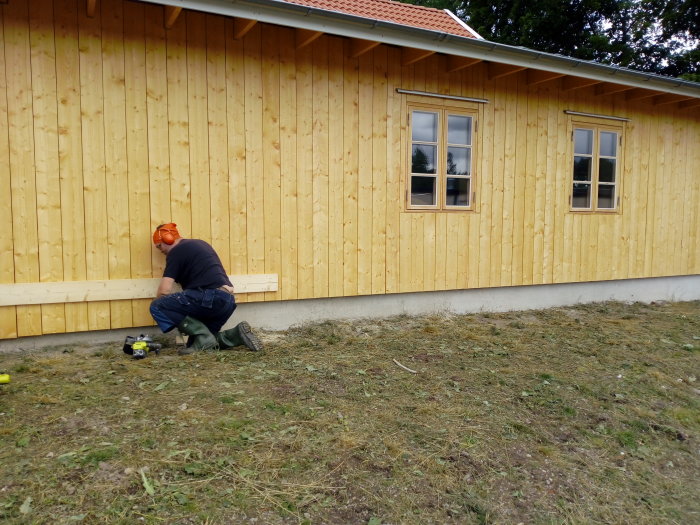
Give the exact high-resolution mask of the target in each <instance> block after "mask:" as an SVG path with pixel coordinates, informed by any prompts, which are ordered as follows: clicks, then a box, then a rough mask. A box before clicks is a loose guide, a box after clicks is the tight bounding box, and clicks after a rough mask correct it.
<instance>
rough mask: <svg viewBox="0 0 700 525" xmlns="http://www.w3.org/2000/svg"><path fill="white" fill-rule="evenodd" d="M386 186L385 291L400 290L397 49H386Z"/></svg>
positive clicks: (399, 168) (398, 65)
mask: <svg viewBox="0 0 700 525" xmlns="http://www.w3.org/2000/svg"><path fill="white" fill-rule="evenodd" d="M387 53H388V56H387V64H388V71H387V86H386V93H387V138H386V147H387V158H386V166H387V185H386V206H387V213H386V292H387V293H397V292H399V291H400V289H401V287H400V245H399V242H400V236H401V212H402V211H403V209H404V200H403V194H402V185H401V180H402V177H403V173H404V172H403V171H402V168H401V167H402V163H401V157H402V153H401V152H402V148H401V96H400V95H399V94H398V93H396V88H398V87H400V85H401V65H400V64H401V62H400V50H398V49H393V48H387Z"/></svg>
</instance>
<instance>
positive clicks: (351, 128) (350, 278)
mask: <svg viewBox="0 0 700 525" xmlns="http://www.w3.org/2000/svg"><path fill="white" fill-rule="evenodd" d="M343 57H344V58H343V60H344V68H343V72H344V76H343V152H344V154H343V196H344V199H343V283H344V284H343V295H345V296H353V295H357V282H358V269H357V236H358V220H359V219H358V177H359V156H358V151H359V111H360V110H359V104H360V102H359V80H358V76H359V61H358V59H357V58H351V57H350V42H349V41H348V42H346V44H345V52H344V53H343Z"/></svg>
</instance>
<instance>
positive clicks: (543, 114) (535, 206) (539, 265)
mask: <svg viewBox="0 0 700 525" xmlns="http://www.w3.org/2000/svg"><path fill="white" fill-rule="evenodd" d="M531 96H532V97H533V98H534V99H535V102H536V105H537V110H536V115H533V117H535V118H536V121H535V134H536V136H537V140H536V144H537V146H536V147H537V149H536V152H535V173H534V174H533V178H532V184H533V185H534V199H533V201H532V211H531V213H529V215H528V217H529V218H530V219H532V220H533V223H532V230H531V235H532V237H531V241H530V246H531V248H530V250H531V253H532V255H531V256H530V258H531V260H530V261H529V262H528V264H527V266H528V267H529V269H528V273H529V274H531V279H530V282H531V283H533V284H542V283H543V282H544V274H545V272H546V271H547V269H548V268H547V267H548V263H549V260H547V261H545V253H544V224H545V213H546V211H547V198H546V197H547V196H546V191H547V185H546V180H547V150H548V148H547V143H548V133H549V128H548V127H547V109H548V106H549V105H548V103H547V98H546V97H547V92H543V91H542V90H541V89H539V88H538V89H535V90H533V91H532V92H531Z"/></svg>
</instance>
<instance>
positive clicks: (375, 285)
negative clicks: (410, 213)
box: [372, 46, 388, 294]
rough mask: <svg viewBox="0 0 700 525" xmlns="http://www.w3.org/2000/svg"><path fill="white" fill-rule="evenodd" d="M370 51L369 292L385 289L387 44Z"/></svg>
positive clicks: (382, 291)
mask: <svg viewBox="0 0 700 525" xmlns="http://www.w3.org/2000/svg"><path fill="white" fill-rule="evenodd" d="M373 53H374V64H373V66H374V72H373V93H372V107H373V108H384V109H383V110H382V111H373V112H372V115H373V119H372V293H374V294H380V293H385V292H386V264H387V261H386V216H387V205H388V203H387V199H386V179H387V173H386V172H387V160H386V155H387V151H386V148H387V111H386V108H387V100H388V99H387V92H386V87H387V68H388V62H387V47H386V46H379V47H376V48H375V49H374V51H373Z"/></svg>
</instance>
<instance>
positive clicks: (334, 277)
mask: <svg viewBox="0 0 700 525" xmlns="http://www.w3.org/2000/svg"><path fill="white" fill-rule="evenodd" d="M328 56H329V61H328V68H329V72H328V137H329V140H328V294H329V295H330V296H331V297H340V296H342V295H343V288H344V284H343V257H344V246H343V245H344V242H343V205H344V202H345V199H344V198H343V128H344V124H343V116H344V112H345V111H344V108H343V73H344V71H343V60H342V59H341V57H343V56H344V52H343V40H342V39H341V38H339V37H330V36H329V37H328Z"/></svg>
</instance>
